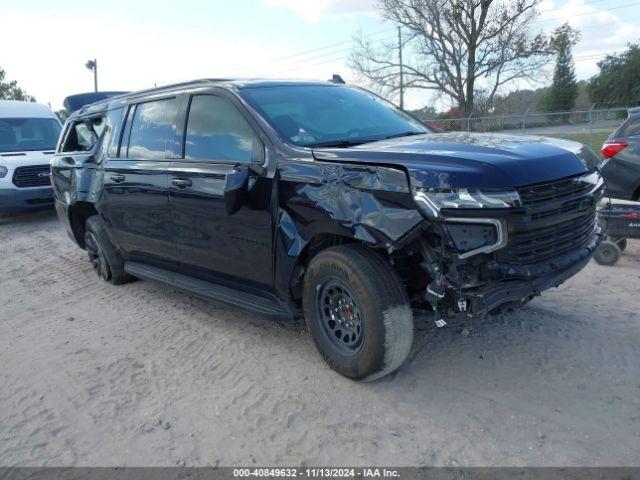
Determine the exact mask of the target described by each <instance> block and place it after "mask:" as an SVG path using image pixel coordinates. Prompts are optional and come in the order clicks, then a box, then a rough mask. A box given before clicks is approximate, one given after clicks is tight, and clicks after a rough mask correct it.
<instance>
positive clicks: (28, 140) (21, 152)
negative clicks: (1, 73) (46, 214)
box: [0, 100, 62, 213]
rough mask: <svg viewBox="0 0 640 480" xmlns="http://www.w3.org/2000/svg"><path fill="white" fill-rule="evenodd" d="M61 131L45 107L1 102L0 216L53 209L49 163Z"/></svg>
mask: <svg viewBox="0 0 640 480" xmlns="http://www.w3.org/2000/svg"><path fill="white" fill-rule="evenodd" d="M61 128H62V127H61V125H60V121H59V120H58V117H56V114H55V113H53V111H52V110H51V109H50V108H49V107H47V106H46V105H41V104H39V103H33V102H19V101H15V100H0V213H9V212H15V211H19V210H28V209H35V208H43V207H52V206H53V190H52V188H51V179H50V176H51V173H50V172H51V169H50V167H49V161H50V160H51V157H52V156H53V153H54V151H55V149H56V143H57V142H58V136H59V135H60V130H61Z"/></svg>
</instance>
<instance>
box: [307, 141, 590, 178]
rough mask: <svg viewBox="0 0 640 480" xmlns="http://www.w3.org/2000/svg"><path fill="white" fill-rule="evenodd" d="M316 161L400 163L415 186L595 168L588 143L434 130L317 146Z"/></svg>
mask: <svg viewBox="0 0 640 480" xmlns="http://www.w3.org/2000/svg"><path fill="white" fill-rule="evenodd" d="M313 154H314V157H315V158H317V159H318V160H329V161H341V162H354V163H368V164H377V165H389V166H391V165H397V166H400V167H402V168H404V169H406V170H407V172H408V174H409V177H410V180H411V186H412V187H437V188H457V187H485V188H488V187H510V186H520V185H528V184H532V183H538V182H545V181H550V180H554V179H557V178H562V177H568V176H571V175H576V174H579V173H581V172H586V171H587V170H590V169H592V168H594V167H595V165H596V163H597V160H598V158H597V156H596V155H595V154H594V153H593V151H591V149H589V148H588V147H585V146H584V145H582V144H580V143H577V142H572V141H569V140H560V139H555V138H545V137H534V136H517V135H505V134H480V133H436V134H425V135H416V136H409V137H402V138H395V139H391V140H382V141H378V142H372V143H366V144H364V145H360V146H357V147H351V148H330V149H329V148H322V149H314V150H313Z"/></svg>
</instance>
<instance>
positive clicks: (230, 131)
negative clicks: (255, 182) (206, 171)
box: [184, 95, 261, 163]
mask: <svg viewBox="0 0 640 480" xmlns="http://www.w3.org/2000/svg"><path fill="white" fill-rule="evenodd" d="M260 145H261V144H260V142H259V141H258V139H257V138H256V136H255V134H254V132H253V129H252V128H251V126H250V125H249V123H248V122H247V121H246V120H245V118H244V117H243V116H242V114H241V113H240V112H239V111H238V110H237V109H236V107H235V106H234V105H233V104H232V103H231V102H229V101H228V100H226V99H224V98H221V97H217V96H214V95H194V96H193V97H192V99H191V105H190V107H189V117H188V120H187V128H186V133H185V144H184V156H185V158H186V159H189V160H225V161H233V162H246V163H249V162H251V161H253V160H259V158H260V151H261V146H260Z"/></svg>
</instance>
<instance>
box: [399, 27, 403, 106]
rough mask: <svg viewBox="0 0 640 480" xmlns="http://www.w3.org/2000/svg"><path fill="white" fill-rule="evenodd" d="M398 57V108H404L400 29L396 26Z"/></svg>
mask: <svg viewBox="0 0 640 480" xmlns="http://www.w3.org/2000/svg"><path fill="white" fill-rule="evenodd" d="M398 57H399V60H400V110H404V72H403V71H402V30H401V29H400V27H398Z"/></svg>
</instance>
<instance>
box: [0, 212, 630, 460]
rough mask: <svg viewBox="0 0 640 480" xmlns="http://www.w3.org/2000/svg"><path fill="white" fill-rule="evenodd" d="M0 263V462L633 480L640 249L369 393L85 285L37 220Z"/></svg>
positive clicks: (438, 337)
mask: <svg viewBox="0 0 640 480" xmlns="http://www.w3.org/2000/svg"><path fill="white" fill-rule="evenodd" d="M0 252H1V255H0V385H1V387H0V465H85V466H88V465H176V464H179V465H182V464H186V465H236V464H251V463H256V464H260V465H265V464H266V465H271V464H279V465H282V464H285V465H300V464H306V465H327V464H334V465H340V464H347V465H363V464H377V465H398V466H400V465H416V464H420V465H424V464H429V465H611V466H615V465H640V348H638V343H639V341H640V314H639V311H640V308H639V307H640V300H639V299H638V296H639V293H640V292H639V289H638V287H639V286H640V242H636V243H631V244H630V246H629V251H628V253H627V254H626V255H624V257H623V259H622V261H621V262H620V263H619V264H618V265H617V266H615V267H601V266H599V265H596V264H594V263H592V264H590V265H589V266H588V267H587V268H586V269H585V270H584V271H583V272H581V273H580V274H579V275H578V276H577V277H575V278H573V279H571V280H570V281H569V282H567V283H566V284H565V285H563V286H562V287H561V288H559V289H556V290H554V291H551V292H548V293H547V294H545V295H544V296H543V297H542V298H539V299H536V300H535V301H533V302H532V303H531V304H530V305H529V306H528V307H527V308H525V309H524V310H522V311H521V312H520V313H518V314H515V315H512V316H510V317H505V318H494V319H491V320H486V321H482V322H474V323H468V324H467V325H466V328H464V327H463V326H451V327H447V328H444V329H435V328H434V327H432V326H431V325H429V326H428V327H427V328H424V329H423V330H424V347H423V348H422V349H420V350H419V351H417V353H416V354H415V356H414V358H413V360H412V361H411V362H410V363H409V364H407V365H405V367H404V368H403V369H402V370H401V371H399V372H398V373H397V374H395V375H392V376H390V377H387V378H385V379H383V380H381V381H378V382H375V383H371V384H358V383H353V382H351V381H349V380H346V379H344V378H342V377H340V376H338V375H337V374H335V373H333V372H332V371H331V370H330V369H329V368H328V367H326V366H325V365H324V363H323V362H322V361H321V359H320V357H319V355H318V354H317V353H316V351H315V349H314V348H313V345H312V343H311V341H310V339H309V338H308V337H307V335H306V332H305V331H304V327H303V325H302V324H301V323H297V322H284V323H283V322H274V321H273V320H271V319H268V318H264V317H260V316H257V315H253V314H250V313H247V312H245V311H242V310H239V309H236V308H231V307H227V306H225V305H223V304H218V303H207V302H204V301H200V300H198V299H194V298H192V297H189V296H188V295H185V294H183V293H180V292H177V291H175V290H173V289H171V288H168V287H166V286H163V285H160V284H157V283H153V282H147V281H139V282H135V283H133V284H129V285H125V286H122V287H111V286H108V285H105V284H102V283H100V282H99V281H98V280H97V279H96V278H94V274H93V272H92V271H91V269H90V267H89V264H88V262H87V260H86V258H85V253H84V252H83V251H82V250H79V249H78V248H77V247H75V246H74V245H73V244H72V243H71V241H70V240H69V239H68V238H67V237H66V234H65V233H64V231H63V229H62V228H61V227H60V226H59V225H58V223H57V220H56V219H55V217H54V215H53V214H51V213H39V214H29V215H21V216H15V217H5V218H1V219H0Z"/></svg>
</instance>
